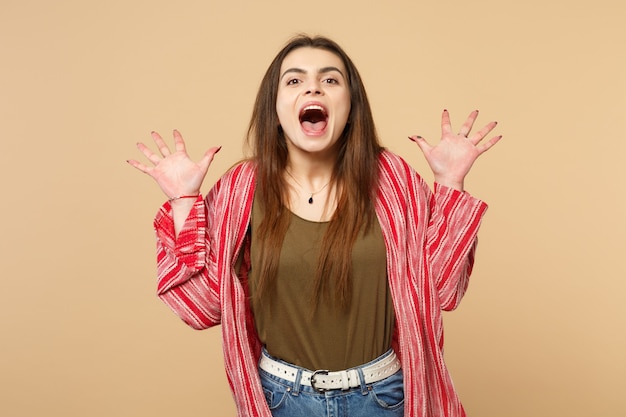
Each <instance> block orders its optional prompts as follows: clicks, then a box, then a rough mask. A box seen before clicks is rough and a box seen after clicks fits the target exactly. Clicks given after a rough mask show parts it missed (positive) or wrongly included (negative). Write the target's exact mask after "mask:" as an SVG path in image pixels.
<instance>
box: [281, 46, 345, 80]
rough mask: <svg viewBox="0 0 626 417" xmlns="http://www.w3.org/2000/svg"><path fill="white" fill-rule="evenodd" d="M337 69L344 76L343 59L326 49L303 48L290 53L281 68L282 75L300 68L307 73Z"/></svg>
mask: <svg viewBox="0 0 626 417" xmlns="http://www.w3.org/2000/svg"><path fill="white" fill-rule="evenodd" d="M328 67H336V68H338V69H339V70H340V71H341V72H342V73H343V74H345V73H346V69H345V67H344V65H343V61H342V60H341V58H340V57H339V56H338V55H336V54H335V53H333V52H330V51H327V50H326V49H319V48H311V47H302V48H298V49H294V50H293V51H291V52H289V53H288V54H287V56H285V59H283V63H282V65H281V66H280V72H281V74H282V73H283V72H284V71H286V70H288V69H290V68H298V69H303V70H306V71H307V72H317V71H318V70H319V69H321V68H328Z"/></svg>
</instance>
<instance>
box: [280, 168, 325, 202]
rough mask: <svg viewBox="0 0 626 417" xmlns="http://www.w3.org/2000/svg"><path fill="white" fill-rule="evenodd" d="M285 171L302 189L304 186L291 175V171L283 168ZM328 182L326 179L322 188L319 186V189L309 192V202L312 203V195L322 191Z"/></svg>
mask: <svg viewBox="0 0 626 417" xmlns="http://www.w3.org/2000/svg"><path fill="white" fill-rule="evenodd" d="M285 171H287V175H289V176H290V177H291V178H292V179H293V180H294V181H295V182H296V184H298V186H300V188H302V189H303V190H304V187H303V186H302V184H300V183H299V182H298V180H297V179H296V177H294V176H293V175H291V172H289V170H285ZM328 184H330V181H328V182H327V183H326V185H324V186H323V187H322V188H320V189H319V190H317V191H313V192H310V194H311V195H310V196H309V199H308V202H309V204H313V196H314V195H315V194H318V193H321V192H322V191H324V188H326V187H328Z"/></svg>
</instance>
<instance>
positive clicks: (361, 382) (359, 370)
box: [356, 367, 368, 395]
mask: <svg viewBox="0 0 626 417" xmlns="http://www.w3.org/2000/svg"><path fill="white" fill-rule="evenodd" d="M356 371H357V373H358V374H359V385H360V386H361V394H363V395H367V393H368V390H367V386H366V385H365V375H364V374H363V368H361V367H358V368H356Z"/></svg>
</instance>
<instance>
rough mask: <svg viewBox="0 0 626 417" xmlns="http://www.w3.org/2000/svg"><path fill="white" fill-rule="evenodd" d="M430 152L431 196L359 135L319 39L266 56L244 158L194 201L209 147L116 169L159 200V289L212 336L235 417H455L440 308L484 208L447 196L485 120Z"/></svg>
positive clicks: (355, 102) (479, 149) (352, 98)
mask: <svg viewBox="0 0 626 417" xmlns="http://www.w3.org/2000/svg"><path fill="white" fill-rule="evenodd" d="M477 115H478V112H476V111H475V112H472V113H471V114H470V115H469V117H468V118H467V120H466V121H465V122H464V123H463V125H462V126H461V128H460V130H459V131H458V133H454V132H453V130H452V128H451V123H450V118H449V114H448V112H447V111H445V110H444V112H443V115H442V123H441V126H442V136H441V140H440V142H439V143H438V144H437V145H436V146H431V145H430V144H428V143H427V142H426V141H425V140H424V139H423V138H421V137H419V136H411V137H410V138H409V139H411V140H412V141H414V142H415V143H416V144H417V145H418V147H419V148H420V149H421V150H422V152H423V153H424V155H425V158H426V160H427V161H428V163H429V166H430V167H431V169H432V170H433V173H434V176H435V186H434V191H431V190H430V189H429V188H428V186H427V185H426V184H425V183H424V181H423V180H422V178H421V177H420V176H419V175H418V174H417V173H416V172H415V171H414V170H413V169H412V168H411V167H410V166H409V165H407V163H406V162H405V161H403V160H402V159H401V158H400V157H398V156H397V155H394V154H392V153H391V152H389V151H386V150H385V149H383V148H382V147H381V146H380V144H379V142H378V138H377V135H376V131H375V127H374V122H373V118H372V115H371V111H370V106H369V103H368V100H367V96H366V93H365V89H364V86H363V83H362V81H361V78H360V76H359V74H358V72H357V69H356V68H355V66H354V64H353V63H352V61H351V60H350V58H349V57H348V56H347V55H346V54H345V52H344V51H343V50H342V49H341V48H340V47H339V46H338V45H337V44H336V43H334V42H333V41H331V40H329V39H327V38H323V37H315V38H310V37H307V36H300V37H297V38H295V39H293V40H292V41H291V42H289V43H288V44H287V45H286V46H285V47H284V48H283V49H282V50H281V51H280V52H279V54H278V55H277V56H276V57H275V58H274V60H273V62H272V63H271V65H270V66H269V68H268V70H267V73H266V74H265V77H264V79H263V81H262V83H261V87H260V89H259V92H258V95H257V99H256V103H255V105H254V110H253V114H252V119H251V122H250V127H249V140H250V141H251V144H252V147H253V149H254V155H253V157H252V158H250V159H249V160H246V161H244V162H241V163H239V164H238V165H236V166H235V167H234V168H232V169H231V170H229V172H227V173H226V174H225V175H224V176H223V177H222V178H221V179H220V180H219V181H218V182H217V183H216V184H215V185H214V186H213V187H212V188H211V190H210V191H209V193H208V194H207V196H206V197H205V198H203V197H202V196H201V195H200V188H201V184H202V182H203V180H204V178H205V175H206V173H207V170H208V168H209V165H210V163H211V161H212V160H213V157H214V156H215V154H216V153H217V152H218V151H219V149H220V148H218V147H214V148H211V149H209V150H208V151H207V152H206V153H205V155H204V157H203V158H202V159H201V160H200V161H199V162H197V163H196V162H193V161H191V160H190V158H189V157H188V155H187V152H186V150H185V143H184V141H183V138H182V137H181V135H180V133H178V132H177V131H175V132H174V143H175V149H174V151H173V152H172V151H170V149H169V147H168V145H167V144H166V143H165V141H164V140H163V139H162V138H161V136H159V135H158V134H157V133H154V132H153V133H152V138H153V139H154V141H155V143H156V146H157V147H158V149H159V152H160V155H158V154H156V153H153V152H152V151H151V150H150V149H148V148H147V147H146V146H145V145H143V144H141V143H140V144H138V147H139V150H140V151H141V152H142V153H143V154H144V155H145V156H146V157H147V158H148V160H149V161H150V162H151V164H152V165H150V166H148V165H144V164H142V163H140V162H138V161H135V160H131V161H129V163H130V164H131V165H133V166H134V167H136V168H137V169H139V170H140V171H142V172H144V173H147V174H148V175H150V176H151V177H153V178H154V179H155V180H156V181H157V183H158V185H159V186H160V187H161V189H162V190H163V192H164V193H165V194H166V195H167V197H168V199H169V200H168V201H167V202H166V203H165V204H164V205H163V206H162V207H161V209H160V210H159V212H158V214H157V216H156V219H155V221H154V225H155V228H156V232H157V238H158V239H157V240H158V253H157V263H158V295H159V297H160V298H161V299H162V300H163V301H164V302H165V303H167V304H168V305H169V306H170V307H171V308H172V309H173V310H174V312H175V313H176V314H178V315H179V316H180V317H181V319H182V320H184V321H185V322H186V323H187V324H188V325H190V326H192V327H193V328H196V329H205V328H208V327H211V326H214V325H217V324H221V325H222V333H223V341H224V358H225V365H226V373H227V375H228V379H229V383H230V387H231V390H232V392H233V395H234V398H235V403H236V406H237V410H238V414H239V415H240V416H327V415H329V416H330V415H332V416H350V417H355V416H368V417H373V416H379V415H380V416H403V415H406V416H416V417H417V416H420V417H421V416H423V417H426V416H462V415H464V411H463V408H462V406H461V403H460V401H459V399H458V397H457V394H456V393H455V391H454V387H453V385H452V381H451V379H450V376H449V374H448V371H447V368H446V366H445V364H444V360H443V353H442V348H443V328H442V317H441V311H442V310H451V309H454V308H455V307H456V306H457V305H458V303H459V302H460V300H461V298H462V296H463V294H464V292H465V290H466V288H467V285H468V278H469V275H470V272H471V269H472V265H473V261H474V251H475V248H476V235H477V232H478V228H479V224H480V221H481V218H482V216H483V214H484V212H485V210H486V204H485V203H483V202H481V201H479V200H477V199H475V198H473V197H472V196H470V195H469V194H468V193H466V192H465V191H464V190H463V182H464V178H465V176H466V175H467V173H468V172H469V170H470V168H471V166H472V165H473V163H474V161H475V160H476V159H477V158H478V156H479V155H480V154H482V153H483V152H485V151H486V150H488V149H489V148H491V147H492V146H493V145H494V144H495V143H496V142H497V141H498V140H499V139H500V136H496V137H493V138H491V139H489V140H486V141H483V139H485V137H486V136H487V135H488V134H489V132H491V130H492V129H493V128H494V127H495V126H496V123H495V122H491V123H489V124H487V125H486V126H485V127H483V128H482V129H480V130H478V131H477V132H475V133H472V134H470V131H471V129H472V127H473V124H474V121H475V120H476V118H477Z"/></svg>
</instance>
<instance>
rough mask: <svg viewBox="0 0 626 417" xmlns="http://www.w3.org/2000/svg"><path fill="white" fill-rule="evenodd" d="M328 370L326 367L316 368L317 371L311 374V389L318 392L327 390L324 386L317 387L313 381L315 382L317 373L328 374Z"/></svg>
mask: <svg viewBox="0 0 626 417" xmlns="http://www.w3.org/2000/svg"><path fill="white" fill-rule="evenodd" d="M329 372H330V371H329V370H327V369H320V370H317V371H315V372H313V375H311V386H312V387H313V389H314V390H315V391H317V392H319V393H324V392H326V391H328V390H327V389H325V388H318V387H316V386H315V382H316V381H315V377H316V376H318V375H328V373H329Z"/></svg>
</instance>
